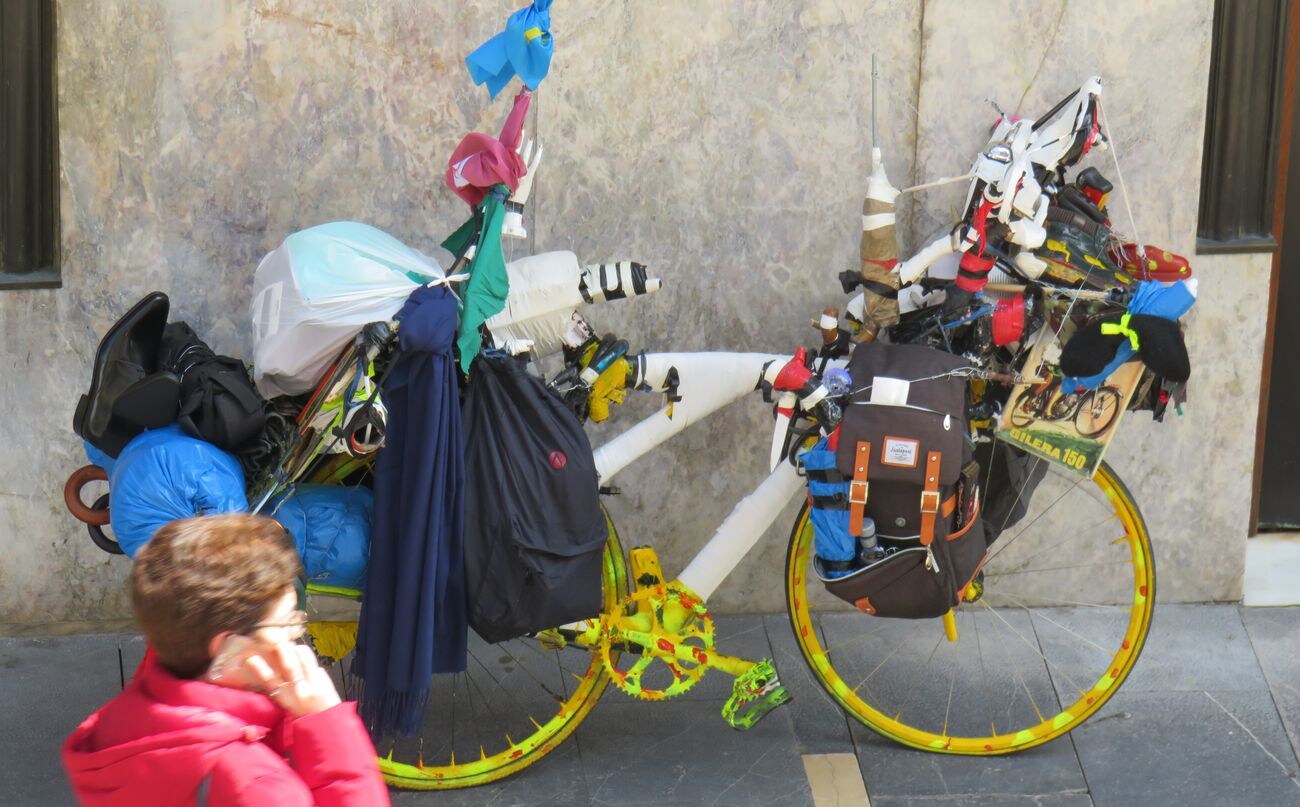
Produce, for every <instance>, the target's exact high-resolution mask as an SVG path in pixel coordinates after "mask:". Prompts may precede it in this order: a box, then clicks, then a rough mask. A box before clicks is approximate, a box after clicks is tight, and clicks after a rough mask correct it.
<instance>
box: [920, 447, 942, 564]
mask: <svg viewBox="0 0 1300 807" xmlns="http://www.w3.org/2000/svg"><path fill="white" fill-rule="evenodd" d="M942 465H943V454H942V453H941V452H939V451H931V452H929V453H928V454H926V455H925V486H924V488H923V489H922V490H921V546H929V545H930V542H931V541H933V540H934V521H935V516H936V515H938V513H939V469H940V468H941V467H942Z"/></svg>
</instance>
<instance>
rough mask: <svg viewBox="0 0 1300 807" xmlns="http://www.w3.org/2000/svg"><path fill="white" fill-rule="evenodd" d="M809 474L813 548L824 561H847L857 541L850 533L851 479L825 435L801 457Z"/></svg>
mask: <svg viewBox="0 0 1300 807" xmlns="http://www.w3.org/2000/svg"><path fill="white" fill-rule="evenodd" d="M799 462H800V464H802V465H803V467H804V471H805V472H806V473H807V476H808V493H809V495H810V496H811V499H812V502H811V506H810V507H809V510H808V517H809V519H810V520H811V521H812V525H813V549H814V551H815V552H816V553H817V557H819V558H821V559H822V560H830V561H848V560H853V559H854V558H855V557H857V553H858V541H857V538H856V537H855V536H854V535H853V534H852V533H851V532H849V508H848V501H849V480H847V479H845V478H844V477H843V476H841V475H840V472H839V470H838V469H836V467H835V452H834V451H832V450H831V449H830V448H829V447H828V446H827V442H826V438H824V437H823V438H822V439H821V440H818V441H817V443H816V444H815V445H814V446H813V447H812V448H810V449H808V450H807V451H805V452H804V453H803V454H802V455H800V457H799ZM846 574H849V572H848V571H829V572H827V574H826V576H827V577H842V576H844V575H846Z"/></svg>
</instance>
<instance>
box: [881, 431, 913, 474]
mask: <svg viewBox="0 0 1300 807" xmlns="http://www.w3.org/2000/svg"><path fill="white" fill-rule="evenodd" d="M919 449H920V443H918V442H917V441H916V440H903V439H900V438H898V437H886V438H885V450H884V452H883V453H882V454H881V456H880V462H881V463H882V464H884V465H900V466H902V467H904V468H915V467H916V455H917V453H918V452H919Z"/></svg>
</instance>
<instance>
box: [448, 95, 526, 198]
mask: <svg viewBox="0 0 1300 807" xmlns="http://www.w3.org/2000/svg"><path fill="white" fill-rule="evenodd" d="M531 101H532V93H531V92H529V91H528V90H527V89H523V90H520V92H519V94H518V95H516V96H515V103H514V106H513V107H511V109H510V114H509V115H508V116H507V117H506V123H505V125H504V126H503V127H501V136H500V137H499V138H494V137H492V136H491V135H485V134H482V133H480V132H470V133H469V134H467V135H465V137H463V138H462V139H461V141H460V143H459V144H458V145H457V146H456V150H455V151H453V152H452V153H451V159H450V160H448V161H447V174H446V177H445V181H446V183H447V187H448V188H450V189H451V192H452V193H454V194H456V195H457V196H459V197H460V198H462V199H464V200H465V201H466V202H467V203H468V204H469V206H470V207H478V205H479V203H480V202H482V201H483V197H484V196H486V195H487V191H488V188H491V187H492V186H493V185H500V184H504V185H506V186H507V187H508V188H510V191H511V193H513V192H514V190H515V189H516V188H518V187H519V180H520V179H521V178H522V177H523V175H524V174H525V173H526V172H527V170H528V167H527V166H525V165H524V161H523V160H522V159H521V158H520V157H519V154H518V153H516V151H515V150H516V149H517V148H519V142H520V140H521V139H522V137H523V131H524V118H525V117H527V115H528V106H529V103H530V102H531Z"/></svg>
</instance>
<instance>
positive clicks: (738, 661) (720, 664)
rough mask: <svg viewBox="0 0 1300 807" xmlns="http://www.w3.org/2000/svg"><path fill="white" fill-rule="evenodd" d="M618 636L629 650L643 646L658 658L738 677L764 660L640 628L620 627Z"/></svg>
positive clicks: (643, 649)
mask: <svg viewBox="0 0 1300 807" xmlns="http://www.w3.org/2000/svg"><path fill="white" fill-rule="evenodd" d="M618 637H619V639H620V640H622V641H623V642H624V643H625V644H624V646H625V647H627V646H628V645H630V647H628V649H629V650H633V651H635V649H636V648H637V647H640V648H642V652H643V653H648V654H649V655H653V656H656V657H658V658H671V659H677V660H679V661H685V662H687V663H689V664H691V665H692V666H700V667H707V668H709V669H711V670H721V671H722V672H725V673H727V674H728V675H734V676H736V677H737V678H741V677H744V676H745V675H748V674H749V673H750V671H751V670H753V668H754V667H757V666H759V664H761V663H762V662H759V663H755V662H753V661H748V660H746V659H743V658H736V657H735V656H724V655H722V654H720V653H714V652H713V651H711V650H708V651H706V650H703V649H701V648H700V647H697V646H696V645H693V644H687V643H686V642H674V641H672V640H671V639H669V638H667V637H664V636H659V637H658V638H656V636H655V635H654V634H652V633H647V632H644V631H639V630H626V629H620V630H619V631H618Z"/></svg>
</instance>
